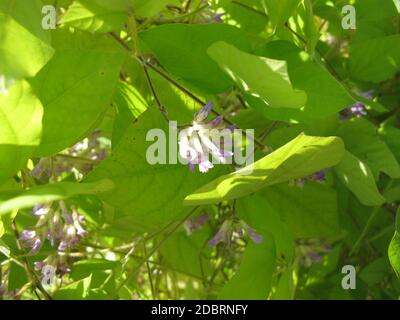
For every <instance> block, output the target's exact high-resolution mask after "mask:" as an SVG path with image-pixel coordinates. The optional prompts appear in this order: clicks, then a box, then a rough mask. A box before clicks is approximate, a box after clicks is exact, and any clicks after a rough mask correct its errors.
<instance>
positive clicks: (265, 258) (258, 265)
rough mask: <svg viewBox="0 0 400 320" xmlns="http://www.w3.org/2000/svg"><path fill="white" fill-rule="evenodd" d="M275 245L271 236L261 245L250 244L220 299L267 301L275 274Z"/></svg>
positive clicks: (265, 238) (266, 237) (265, 236)
mask: <svg viewBox="0 0 400 320" xmlns="http://www.w3.org/2000/svg"><path fill="white" fill-rule="evenodd" d="M275 255H276V253H275V244H274V239H273V237H272V236H271V235H269V236H267V234H264V240H263V242H262V243H260V244H255V243H253V242H251V243H249V244H248V246H247V248H246V251H245V253H244V255H243V258H242V261H241V264H240V267H239V269H238V271H237V272H236V274H235V275H234V276H233V278H232V279H231V280H230V281H229V282H227V283H226V285H225V286H224V288H223V289H222V291H221V293H220V294H219V296H218V298H219V299H222V300H265V299H267V298H268V295H269V292H270V290H271V283H272V276H273V274H274V272H275V267H276V262H275V259H276V257H275Z"/></svg>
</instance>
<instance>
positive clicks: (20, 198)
mask: <svg viewBox="0 0 400 320" xmlns="http://www.w3.org/2000/svg"><path fill="white" fill-rule="evenodd" d="M112 188H113V182H112V181H111V180H108V179H104V180H102V181H98V182H96V183H76V182H59V183H54V184H47V185H43V186H37V187H34V188H32V189H30V190H27V191H25V192H23V193H21V194H19V195H17V196H15V197H14V198H11V199H9V200H6V201H3V202H0V215H2V214H5V213H8V212H11V211H13V210H18V209H23V208H29V207H33V206H34V205H36V204H38V203H49V202H52V201H58V200H63V199H66V198H70V197H72V196H75V195H78V194H99V193H102V192H105V191H108V190H110V189H112Z"/></svg>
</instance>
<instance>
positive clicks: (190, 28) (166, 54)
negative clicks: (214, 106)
mask: <svg viewBox="0 0 400 320" xmlns="http://www.w3.org/2000/svg"><path fill="white" fill-rule="evenodd" d="M139 36H140V39H141V40H142V41H143V43H144V46H146V47H148V48H149V49H150V50H151V51H152V52H153V53H154V54H155V55H156V57H157V59H158V60H159V61H160V63H161V64H162V65H163V66H164V67H165V68H166V69H167V70H168V71H170V72H171V73H172V74H173V75H175V76H176V77H178V78H179V79H181V80H183V81H185V82H187V83H188V84H190V85H193V86H196V87H197V88H199V89H201V90H203V91H204V92H206V93H220V92H223V91H225V90H227V89H229V87H231V86H232V85H233V82H232V80H231V79H230V78H229V77H228V76H227V75H226V74H225V73H224V72H223V71H222V70H221V69H220V68H219V67H218V65H217V63H216V62H214V61H213V60H212V59H211V58H210V57H209V56H208V55H207V49H208V48H209V46H210V45H211V44H213V43H214V42H217V41H224V42H226V43H230V44H232V45H234V46H235V47H237V48H238V49H240V50H244V51H249V49H250V48H249V43H248V40H247V38H246V35H245V34H244V33H243V31H242V30H240V29H238V28H235V27H232V26H228V25H225V24H217V23H212V24H197V25H188V24H167V25H163V26H159V27H156V28H152V29H150V30H147V31H144V32H142V33H140V34H139ZM171 39H173V41H171Z"/></svg>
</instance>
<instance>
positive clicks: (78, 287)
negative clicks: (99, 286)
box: [53, 275, 92, 300]
mask: <svg viewBox="0 0 400 320" xmlns="http://www.w3.org/2000/svg"><path fill="white" fill-rule="evenodd" d="M91 282H92V276H91V275H90V276H89V277H87V278H85V279H82V280H79V281H75V282H73V283H71V284H68V285H66V286H64V287H62V288H61V289H60V290H57V291H56V292H55V294H54V295H53V299H55V300H80V299H85V298H87V297H88V295H89V291H90V286H91Z"/></svg>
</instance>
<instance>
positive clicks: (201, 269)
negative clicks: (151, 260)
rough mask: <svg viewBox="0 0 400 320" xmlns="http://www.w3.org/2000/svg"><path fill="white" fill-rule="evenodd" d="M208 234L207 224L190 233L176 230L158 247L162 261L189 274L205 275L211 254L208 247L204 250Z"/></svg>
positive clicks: (195, 275) (209, 268) (208, 270)
mask: <svg viewBox="0 0 400 320" xmlns="http://www.w3.org/2000/svg"><path fill="white" fill-rule="evenodd" d="M210 235H211V232H210V230H209V228H207V226H203V228H202V230H197V231H195V232H194V233H193V234H191V235H187V234H186V233H185V232H183V231H182V232H177V233H176V234H174V235H173V236H171V237H170V238H169V239H168V240H167V241H166V242H165V243H164V244H163V246H162V247H161V249H160V253H161V254H162V257H163V259H162V261H163V263H164V264H165V265H166V266H167V267H170V268H172V269H173V270H177V271H178V272H179V271H181V272H183V274H187V275H189V276H190V275H192V276H194V277H197V278H203V277H207V276H208V275H209V274H210V271H211V267H210V258H211V257H210V256H211V255H210V250H209V249H208V252H206V250H207V248H205V247H204V244H205V243H206V242H207V241H208V240H209V239H210ZM204 249H206V250H204ZM206 253H207V254H206Z"/></svg>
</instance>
